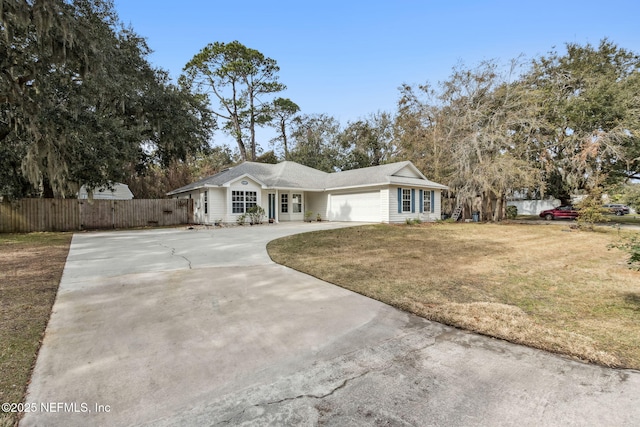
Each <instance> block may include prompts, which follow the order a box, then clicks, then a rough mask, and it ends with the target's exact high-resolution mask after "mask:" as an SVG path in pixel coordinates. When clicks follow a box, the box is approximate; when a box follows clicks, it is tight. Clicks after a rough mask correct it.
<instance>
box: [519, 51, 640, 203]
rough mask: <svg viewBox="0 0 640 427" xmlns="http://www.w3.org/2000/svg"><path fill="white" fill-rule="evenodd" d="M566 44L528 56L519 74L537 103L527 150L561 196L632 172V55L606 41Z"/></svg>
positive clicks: (635, 142)
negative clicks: (528, 65)
mask: <svg viewBox="0 0 640 427" xmlns="http://www.w3.org/2000/svg"><path fill="white" fill-rule="evenodd" d="M566 50H567V51H566V53H565V54H563V55H561V54H559V53H557V52H551V53H549V54H548V55H547V56H543V57H540V58H538V59H536V60H534V61H533V63H532V67H531V69H530V70H529V72H527V73H526V74H525V76H524V78H523V81H524V84H525V85H526V88H527V90H528V93H529V99H530V102H531V103H532V104H534V105H535V106H536V109H537V113H536V115H535V116H533V117H532V119H533V118H535V120H536V122H537V124H538V125H537V127H536V129H535V132H534V135H533V138H532V139H531V140H530V141H532V144H531V145H530V149H531V151H532V152H535V153H536V155H535V161H536V162H538V163H539V164H540V165H541V166H542V168H543V169H544V172H545V174H546V179H547V181H549V182H553V183H554V185H552V186H550V187H549V188H550V190H552V191H553V193H554V196H556V197H559V198H561V199H565V198H566V197H567V195H568V194H570V193H575V192H576V191H578V190H580V189H587V188H589V187H590V186H592V183H591V182H590V181H591V180H593V179H594V178H595V177H599V178H600V177H604V179H605V183H608V184H611V183H614V182H618V181H620V180H624V179H628V178H632V177H638V176H639V175H638V170H640V157H639V156H638V154H640V121H639V120H638V117H640V104H638V102H637V99H638V96H639V95H640V84H639V83H640V77H639V76H640V57H639V56H638V55H636V54H635V53H632V52H630V51H627V50H625V49H622V48H619V47H618V46H616V45H615V44H614V43H612V42H610V41H608V40H606V39H605V40H603V41H601V42H600V44H599V46H598V47H593V46H591V45H590V44H587V45H585V46H581V45H578V44H574V43H569V44H567V45H566Z"/></svg>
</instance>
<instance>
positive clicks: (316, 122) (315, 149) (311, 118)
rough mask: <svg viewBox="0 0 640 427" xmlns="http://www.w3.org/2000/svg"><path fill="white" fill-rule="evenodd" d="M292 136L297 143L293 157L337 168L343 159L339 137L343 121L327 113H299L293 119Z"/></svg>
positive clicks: (312, 164) (308, 163)
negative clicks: (300, 114)
mask: <svg viewBox="0 0 640 427" xmlns="http://www.w3.org/2000/svg"><path fill="white" fill-rule="evenodd" d="M291 125H292V130H291V140H292V141H293V143H294V145H293V148H292V149H291V151H290V153H289V154H290V160H293V161H295V162H298V163H300V164H303V165H305V166H309V167H312V168H315V169H319V170H322V171H325V172H334V171H335V170H337V169H339V165H340V164H341V163H342V158H343V153H342V151H341V150H340V143H339V141H338V138H339V135H340V123H339V122H338V121H337V120H336V119H335V118H334V117H331V116H328V115H326V114H311V115H302V116H298V117H296V118H295V119H293V121H292V124H291Z"/></svg>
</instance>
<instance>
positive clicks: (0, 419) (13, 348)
mask: <svg viewBox="0 0 640 427" xmlns="http://www.w3.org/2000/svg"><path fill="white" fill-rule="evenodd" d="M70 242H71V233H31V234H0V265H2V268H0V403H14V404H16V403H21V402H23V397H24V394H25V392H26V390H27V385H28V384H29V379H30V378H31V370H32V368H33V365H34V363H35V361H36V356H37V354H38V349H39V348H40V342H41V339H42V335H43V333H44V329H45V327H46V326H47V322H48V321H49V316H50V314H51V307H52V306H53V302H54V301H55V298H56V293H57V291H58V284H59V283H60V278H61V277H62V270H63V268H64V264H65V261H66V259H67V253H68V252H69V245H70ZM17 415H18V414H16V413H11V412H10V413H3V411H0V427H5V426H7V427H8V426H12V425H14V424H17V421H18V417H17Z"/></svg>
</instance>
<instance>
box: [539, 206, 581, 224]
mask: <svg viewBox="0 0 640 427" xmlns="http://www.w3.org/2000/svg"><path fill="white" fill-rule="evenodd" d="M577 217H578V211H577V210H575V209H574V208H573V206H571V205H564V206H558V207H555V208H553V209H548V210H546V211H542V212H540V218H544V219H546V220H547V221H551V220H552V219H556V218H569V219H576V218H577Z"/></svg>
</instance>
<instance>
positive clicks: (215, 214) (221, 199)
mask: <svg viewBox="0 0 640 427" xmlns="http://www.w3.org/2000/svg"><path fill="white" fill-rule="evenodd" d="M226 201H227V189H226V188H209V215H208V220H209V221H208V222H207V224H214V223H215V222H216V221H219V220H222V222H225V220H226V217H227V211H228V210H229V207H228V206H227V205H226Z"/></svg>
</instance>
